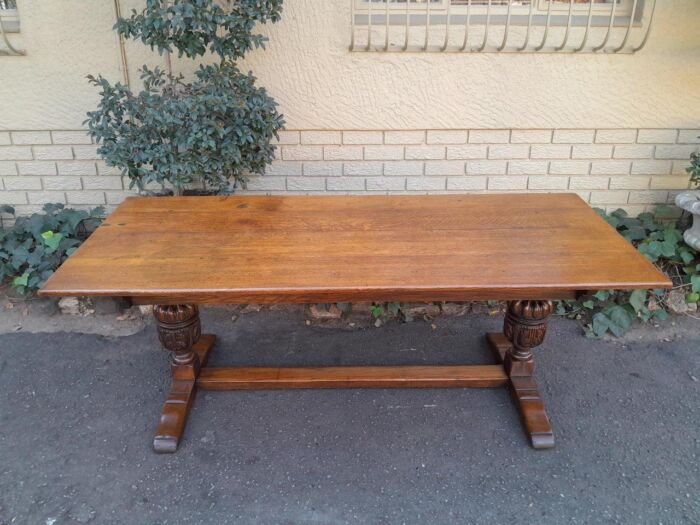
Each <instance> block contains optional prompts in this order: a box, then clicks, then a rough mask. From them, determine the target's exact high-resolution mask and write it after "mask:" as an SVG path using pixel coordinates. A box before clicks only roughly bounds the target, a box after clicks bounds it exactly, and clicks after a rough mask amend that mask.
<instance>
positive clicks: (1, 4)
mask: <svg viewBox="0 0 700 525" xmlns="http://www.w3.org/2000/svg"><path fill="white" fill-rule="evenodd" d="M17 32H19V15H18V13H17V3H16V2H15V0H0V42H2V44H0V56H2V55H24V51H22V50H20V49H17V48H16V47H14V46H13V45H12V43H11V42H10V39H9V38H8V36H7V34H8V33H17Z"/></svg>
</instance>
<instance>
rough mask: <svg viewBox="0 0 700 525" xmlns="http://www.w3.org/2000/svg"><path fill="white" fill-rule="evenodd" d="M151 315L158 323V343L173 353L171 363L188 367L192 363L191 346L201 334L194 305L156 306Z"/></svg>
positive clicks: (197, 310) (196, 309)
mask: <svg viewBox="0 0 700 525" xmlns="http://www.w3.org/2000/svg"><path fill="white" fill-rule="evenodd" d="M153 315H154V316H155V318H156V321H157V323H158V338H159V339H160V343H161V344H162V345H163V346H164V347H165V348H167V349H168V350H170V351H171V352H172V353H173V363H174V364H176V365H188V364H190V363H192V362H193V361H194V358H195V354H194V352H193V351H192V346H193V345H194V344H195V343H196V342H197V341H198V340H199V336H200V335H201V333H202V328H201V324H200V321H199V309H198V308H197V306H196V305H189V304H179V305H156V306H154V307H153Z"/></svg>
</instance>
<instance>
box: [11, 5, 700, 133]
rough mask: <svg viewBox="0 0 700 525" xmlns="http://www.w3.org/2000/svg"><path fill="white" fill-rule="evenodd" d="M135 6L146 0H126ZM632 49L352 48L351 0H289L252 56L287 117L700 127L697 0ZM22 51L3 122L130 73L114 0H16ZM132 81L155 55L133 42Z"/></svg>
mask: <svg viewBox="0 0 700 525" xmlns="http://www.w3.org/2000/svg"><path fill="white" fill-rule="evenodd" d="M121 2H122V6H123V7H122V9H123V11H124V12H125V13H127V12H128V11H129V9H130V8H131V7H135V6H139V5H140V4H141V3H142V0H121ZM658 4H659V5H658V7H657V15H656V20H655V26H654V28H653V32H652V35H651V37H650V40H649V43H648V45H647V47H646V48H645V49H644V50H643V51H641V52H640V53H638V54H635V55H608V56H604V55H573V54H566V55H549V54H548V55H544V54H528V55H498V54H488V55H478V54H464V55H458V54H439V53H431V54H419V53H414V54H390V53H382V54H375V53H357V52H356V53H350V52H349V51H348V50H347V46H348V42H349V18H350V14H349V5H350V4H349V0H327V1H324V0H286V5H285V12H284V16H283V21H282V22H281V23H279V24H277V25H276V26H273V27H270V28H269V29H267V31H268V32H269V35H270V37H271V42H270V45H269V48H268V50H267V51H266V52H255V53H253V54H252V55H251V56H250V57H249V58H248V59H247V62H246V64H245V67H250V68H251V69H253V71H254V72H255V73H256V74H257V75H258V77H259V78H260V80H261V83H262V84H263V85H265V86H266V87H267V88H268V89H269V91H270V92H271V93H272V94H273V95H274V96H275V98H276V99H277V100H278V102H279V103H280V105H281V108H282V111H283V112H284V114H285V116H286V120H287V123H288V127H289V128H290V129H346V130H348V129H442V128H454V129H465V128H606V127H609V128H689V127H697V126H698V123H700V89H698V86H700V67H699V66H700V32H698V31H697V22H698V21H699V20H700V1H698V0H658ZM18 6H19V10H20V15H21V24H22V28H21V34H20V35H13V42H15V43H16V45H18V46H21V47H23V48H24V49H26V51H27V55H26V56H25V57H0V129H8V130H22V129H27V130H31V129H40V130H46V129H76V128H79V127H80V124H81V122H82V121H83V119H84V115H85V112H86V111H88V110H89V109H91V108H92V107H94V106H95V104H96V101H97V96H96V92H95V90H94V89H93V88H91V87H90V86H89V85H88V84H87V81H86V80H85V75H87V74H88V73H102V74H104V75H106V76H108V77H110V78H111V79H114V80H117V79H119V78H120V75H121V74H120V71H119V51H118V46H117V39H116V36H115V34H114V32H113V31H112V30H111V26H112V24H113V23H114V16H115V15H114V10H113V4H112V1H111V0H60V1H58V0H18ZM127 55H128V60H129V65H130V74H131V77H132V84H133V83H135V82H137V81H138V76H137V72H136V70H137V68H138V66H140V65H141V64H142V63H143V62H144V61H149V62H150V63H154V62H158V61H159V58H158V57H154V56H153V55H152V54H151V53H150V51H148V50H147V49H146V48H144V46H142V45H141V44H138V43H128V44H127Z"/></svg>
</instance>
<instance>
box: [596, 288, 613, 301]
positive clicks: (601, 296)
mask: <svg viewBox="0 0 700 525" xmlns="http://www.w3.org/2000/svg"><path fill="white" fill-rule="evenodd" d="M593 297H595V298H596V299H598V300H599V301H607V300H608V298H609V297H610V292H608V291H607V290H598V291H597V292H596V293H594V294H593Z"/></svg>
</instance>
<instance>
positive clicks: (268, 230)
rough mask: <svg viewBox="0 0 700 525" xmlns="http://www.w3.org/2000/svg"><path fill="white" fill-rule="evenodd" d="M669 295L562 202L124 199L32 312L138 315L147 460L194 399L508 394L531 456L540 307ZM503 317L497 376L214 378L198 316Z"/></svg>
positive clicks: (462, 369)
mask: <svg viewBox="0 0 700 525" xmlns="http://www.w3.org/2000/svg"><path fill="white" fill-rule="evenodd" d="M670 286H671V283H670V281H669V280H668V279H667V278H666V276H664V275H663V274H662V273H661V272H660V271H658V270H657V269H656V268H655V267H654V266H653V265H652V264H650V263H649V262H648V261H647V260H646V259H645V258H644V257H642V256H641V255H640V254H639V253H638V252H637V251H636V250H635V249H634V248H633V247H632V246H631V245H630V244H629V243H628V242H627V241H626V240H624V239H623V238H622V237H621V236H620V235H618V234H617V232H615V231H614V230H613V229H612V228H611V227H610V226H609V225H608V224H606V223H605V221H604V220H603V219H602V218H600V217H599V216H598V215H597V214H596V213H595V212H594V211H593V210H592V209H591V208H590V207H589V206H588V205H587V204H586V203H585V202H583V201H582V200H581V199H580V198H579V197H578V196H576V195H574V194H507V195H439V196H426V195H420V196H252V195H242V196H227V197H183V198H179V197H164V198H163V197H161V198H129V199H127V200H126V201H125V202H124V203H122V204H121V205H120V206H119V207H118V208H117V209H116V211H115V212H114V213H112V214H111V215H110V216H109V218H108V219H107V220H106V221H105V222H104V223H103V224H102V225H101V226H100V227H99V228H98V229H97V231H95V233H93V234H92V235H91V236H90V238H89V239H88V240H87V241H86V242H85V243H84V244H83V245H82V246H81V247H80V248H79V249H78V250H77V252H76V253H75V254H73V255H72V256H71V257H70V258H69V259H68V260H67V261H66V262H65V263H64V264H63V265H62V266H61V267H60V268H59V269H58V271H57V272H56V273H55V274H54V275H52V276H51V278H50V279H49V280H48V282H47V283H46V285H45V286H44V287H43V289H42V290H41V291H40V295H43V296H117V297H126V298H129V299H131V300H132V301H133V302H134V303H135V304H152V305H155V306H154V315H155V318H156V322H157V328H158V334H159V338H160V341H161V343H162V345H163V346H164V347H165V348H166V349H167V350H169V351H170V352H171V353H172V354H171V355H172V364H171V368H172V379H173V380H172V387H171V390H170V393H169V395H168V398H167V400H166V402H165V405H164V407H163V411H162V414H161V417H160V421H159V423H158V427H157V430H156V435H155V438H154V442H153V446H154V449H155V450H156V452H174V451H175V450H176V449H177V446H178V443H179V442H180V439H181V437H182V434H183V431H184V428H185V422H186V419H187V413H188V411H189V408H190V406H191V403H192V400H193V398H194V394H195V391H196V389H197V388H203V389H209V390H239V389H274V388H368V387H379V388H391V387H399V388H404V387H430V388H442V387H497V386H508V387H509V389H510V390H511V392H512V394H513V399H514V401H515V404H516V405H517V407H518V409H519V411H520V414H521V416H522V421H523V425H524V428H525V432H526V433H527V435H528V437H529V439H530V442H531V443H532V445H533V446H534V447H535V448H548V447H551V446H553V445H554V436H553V433H552V428H551V426H550V423H549V420H548V418H547V415H546V413H545V409H544V404H543V402H542V399H541V398H540V394H539V392H538V389H537V384H536V383H535V381H534V379H533V370H534V363H533V356H532V349H533V348H535V347H537V346H539V345H540V344H542V342H543V341H544V337H545V333H546V326H547V325H546V321H547V317H548V315H549V314H550V313H551V312H552V300H555V299H573V298H576V297H577V296H579V295H580V294H582V293H585V292H587V291H591V290H599V289H652V288H668V287H670ZM469 300H505V301H508V306H507V313H506V317H505V322H504V329H503V333H490V334H487V336H486V337H487V339H488V342H489V344H490V346H491V348H492V349H493V350H494V353H495V356H496V359H497V361H498V363H499V364H493V365H478V366H393V367H329V368H213V367H207V366H206V362H207V356H208V354H209V352H210V350H211V348H212V346H213V345H214V341H215V337H214V336H213V335H201V329H200V320H199V311H198V305H202V304H246V303H267V304H270V303H314V302H316V303H333V302H353V301H378V302H379V301H412V302H413V301H469Z"/></svg>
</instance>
